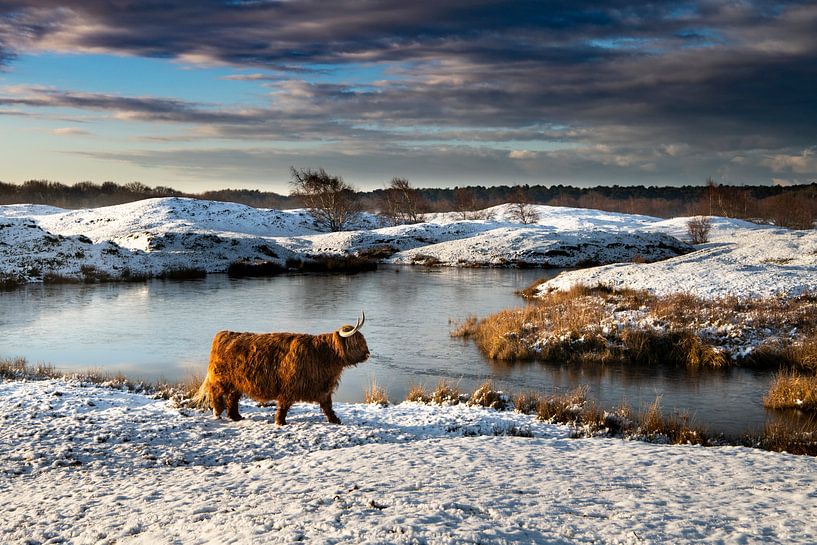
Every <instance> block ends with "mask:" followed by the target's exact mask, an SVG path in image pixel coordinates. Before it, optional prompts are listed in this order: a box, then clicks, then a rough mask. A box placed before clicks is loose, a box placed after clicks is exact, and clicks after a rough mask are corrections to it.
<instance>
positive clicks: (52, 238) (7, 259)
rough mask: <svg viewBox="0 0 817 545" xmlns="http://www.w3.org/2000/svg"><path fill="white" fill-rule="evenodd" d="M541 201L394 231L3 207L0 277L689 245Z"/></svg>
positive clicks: (604, 253) (138, 210)
mask: <svg viewBox="0 0 817 545" xmlns="http://www.w3.org/2000/svg"><path fill="white" fill-rule="evenodd" d="M535 208H536V210H537V212H538V213H539V216H540V218H539V220H538V222H537V223H535V224H531V225H522V224H518V223H514V222H513V221H512V220H511V219H510V218H511V212H510V206H509V205H502V206H498V207H494V208H490V209H487V210H485V211H483V212H482V215H484V216H485V217H490V218H492V219H484V220H462V219H457V217H456V216H455V215H454V214H433V215H429V217H428V219H427V221H425V222H424V223H420V224H415V225H403V226H394V227H383V226H382V225H381V224H380V219H379V218H378V217H377V216H373V215H371V214H363V215H362V216H361V218H360V220H359V221H358V223H357V224H356V225H355V226H354V227H355V230H351V231H344V232H339V233H321V232H319V231H318V230H317V229H316V226H315V223H314V221H313V220H312V218H311V216H309V214H308V213H307V212H306V211H305V210H285V211H282V210H271V209H256V208H251V207H248V206H244V205H240V204H235V203H225V202H218V201H204V200H195V199H185V198H176V197H170V198H160V199H146V200H142V201H137V202H132V203H127V204H122V205H117V206H108V207H101V208H92V209H84V210H61V209H59V208H54V207H50V206H42V205H9V206H0V226H1V227H0V273H3V274H6V275H12V276H22V277H25V278H26V279H27V280H29V281H38V280H39V279H41V275H42V274H45V273H53V274H58V275H61V276H67V277H73V278H79V277H80V276H81V274H80V271H81V268H82V267H83V265H84V266H86V267H88V266H92V267H94V268H95V269H97V270H99V271H101V272H103V273H105V274H107V275H109V276H111V277H114V278H116V277H120V276H123V273H124V271H127V273H128V274H136V275H141V276H144V275H148V276H155V275H161V274H162V273H163V272H165V271H167V270H168V269H174V268H176V269H178V268H199V269H203V270H205V271H207V272H225V271H226V270H227V268H228V267H229V265H230V264H231V263H233V262H235V261H238V260H242V259H247V260H267V261H273V262H276V263H278V264H284V263H286V261H287V260H288V259H291V258H304V257H309V256H314V255H317V254H342V253H358V252H362V251H365V250H368V249H372V248H383V247H389V248H391V249H392V251H396V252H397V253H395V254H394V255H393V256H392V258H391V261H392V262H394V263H415V262H433V263H436V264H440V265H450V266H517V265H518V266H543V267H573V266H578V265H586V264H590V263H593V264H595V263H615V262H620V261H631V260H633V259H635V258H636V257H641V258H643V259H646V260H648V261H651V260H657V259H665V258H668V257H673V256H676V255H678V254H682V253H685V252H688V251H690V250H691V248H690V247H689V246H688V245H687V244H686V243H683V242H681V241H679V240H677V239H676V238H673V237H671V236H668V235H666V234H664V233H661V232H655V231H649V230H647V229H646V228H647V227H648V226H649V225H651V224H653V223H655V222H656V221H658V220H657V218H649V217H647V216H633V215H627V214H615V213H607V212H599V211H595V210H584V209H576V208H559V207H551V206H537V207H535ZM31 225H34V226H36V229H34V230H32V227H29V226H31ZM79 236H82V237H86V240H87V241H90V242H91V243H92V244H93V245H94V246H92V247H89V248H90V249H93V251H81V252H79V251H78V250H77V247H76V246H77V244H76V240H77V238H76V237H79ZM37 273H39V274H37Z"/></svg>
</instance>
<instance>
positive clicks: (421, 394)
mask: <svg viewBox="0 0 817 545" xmlns="http://www.w3.org/2000/svg"><path fill="white" fill-rule="evenodd" d="M406 401H413V402H415V403H428V402H430V401H431V396H429V395H428V392H427V391H426V389H425V386H423V385H422V384H412V385H411V387H410V388H409V391H408V394H406Z"/></svg>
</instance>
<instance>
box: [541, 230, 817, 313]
mask: <svg viewBox="0 0 817 545" xmlns="http://www.w3.org/2000/svg"><path fill="white" fill-rule="evenodd" d="M689 219H690V218H674V219H671V220H666V221H659V222H655V223H653V224H652V225H649V226H646V227H645V230H648V231H653V232H661V233H669V234H671V235H674V236H682V235H681V234H682V233H683V232H685V231H686V223H687V221H688V220H689ZM709 238H710V242H708V243H706V244H701V245H699V246H697V248H698V249H697V250H696V251H695V252H692V253H688V254H685V255H681V256H677V257H672V258H670V259H667V260H665V261H660V262H656V263H644V264H632V263H618V264H611V265H606V266H603V267H595V268H592V269H586V270H581V271H569V272H565V273H562V274H561V275H559V276H558V277H556V278H554V279H553V280H550V281H548V282H546V283H545V284H543V285H542V286H541V287H540V290H542V291H547V290H551V289H567V288H569V287H570V286H573V285H575V284H586V285H596V284H599V283H601V284H606V285H609V286H613V287H618V288H634V289H645V290H648V291H651V292H653V293H656V294H658V295H666V294H670V293H675V292H686V293H691V294H695V295H698V296H700V297H719V296H740V297H768V296H775V295H783V296H793V295H799V294H802V293H805V292H811V293H817V230H814V229H812V230H808V231H791V230H788V229H779V228H774V227H770V226H762V225H757V224H754V223H749V222H745V221H741V220H733V219H727V218H712V232H711V233H710V237H709Z"/></svg>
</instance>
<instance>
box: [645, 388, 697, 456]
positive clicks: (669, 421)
mask: <svg viewBox="0 0 817 545" xmlns="http://www.w3.org/2000/svg"><path fill="white" fill-rule="evenodd" d="M635 433H636V434H638V435H642V436H645V437H646V438H648V439H650V440H654V441H659V442H667V443H671V444H673V445H677V444H683V445H708V444H710V441H709V437H708V436H707V434H706V432H705V431H704V430H703V429H701V428H697V427H694V426H692V425H691V424H690V418H689V415H686V414H682V415H679V416H670V417H665V416H664V415H663V414H662V412H661V398H660V397H656V398H655V401H654V402H653V403H652V404H651V405H650V406H649V407H648V408H647V410H646V411H645V412H644V413H643V414H642V415H641V416H640V417H639V419H638V427H637V429H636V430H635Z"/></svg>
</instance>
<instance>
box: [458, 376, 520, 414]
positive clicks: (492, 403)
mask: <svg viewBox="0 0 817 545" xmlns="http://www.w3.org/2000/svg"><path fill="white" fill-rule="evenodd" d="M468 405H478V406H480V407H486V408H490V409H496V410H497V411H504V410H506V409H508V407H509V406H510V400H509V399H508V396H506V395H505V394H503V393H502V392H500V391H498V390H496V389H495V388H494V383H493V382H491V381H490V380H489V381H487V382H484V383H483V384H482V385H481V386H480V387H479V388H477V389H476V390H474V393H473V394H471V397H469V398H468Z"/></svg>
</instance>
